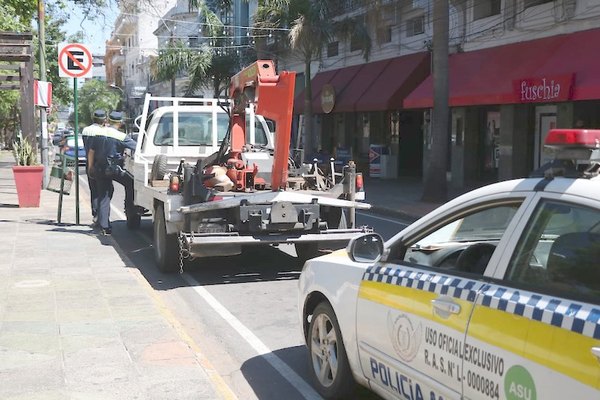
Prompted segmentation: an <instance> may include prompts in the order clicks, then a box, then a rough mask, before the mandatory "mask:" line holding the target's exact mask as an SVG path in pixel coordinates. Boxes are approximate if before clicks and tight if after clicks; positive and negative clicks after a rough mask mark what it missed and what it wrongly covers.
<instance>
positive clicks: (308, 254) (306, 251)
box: [295, 242, 319, 263]
mask: <svg viewBox="0 0 600 400" xmlns="http://www.w3.org/2000/svg"><path fill="white" fill-rule="evenodd" d="M295 246H296V255H297V256H298V260H299V261H301V262H303V263H304V262H305V261H306V260H309V259H311V258H315V257H317V256H318V255H319V243H317V242H308V243H296V245H295Z"/></svg>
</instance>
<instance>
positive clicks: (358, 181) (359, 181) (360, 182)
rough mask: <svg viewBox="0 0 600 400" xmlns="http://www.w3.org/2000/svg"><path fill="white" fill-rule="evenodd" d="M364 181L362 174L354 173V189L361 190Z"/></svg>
mask: <svg viewBox="0 0 600 400" xmlns="http://www.w3.org/2000/svg"><path fill="white" fill-rule="evenodd" d="M363 186H364V182H363V176H362V174H356V191H357V192H360V191H361V190H363Z"/></svg>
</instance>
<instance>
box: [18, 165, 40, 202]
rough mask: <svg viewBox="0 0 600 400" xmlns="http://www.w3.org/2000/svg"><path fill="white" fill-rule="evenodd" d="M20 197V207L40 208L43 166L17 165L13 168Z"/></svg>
mask: <svg viewBox="0 0 600 400" xmlns="http://www.w3.org/2000/svg"><path fill="white" fill-rule="evenodd" d="M12 169H13V175H14V177H15V184H16V186H17V196H19V207H39V206H40V194H41V192H42V180H43V177H44V166H43V165H15V166H13V167H12Z"/></svg>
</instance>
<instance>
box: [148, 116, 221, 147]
mask: <svg viewBox="0 0 600 400" xmlns="http://www.w3.org/2000/svg"><path fill="white" fill-rule="evenodd" d="M228 126H229V117H228V116H227V114H218V115H217V142H218V143H220V142H221V141H222V140H223V138H224V137H225V134H226V133H227V128H228ZM212 129H213V127H212V113H209V112H180V113H179V146H211V145H212V144H213V139H212ZM154 144H155V145H158V146H160V145H172V144H173V114H172V113H170V112H169V113H165V114H164V115H163V116H162V117H161V118H160V121H159V122H158V127H157V129H156V134H155V135H154Z"/></svg>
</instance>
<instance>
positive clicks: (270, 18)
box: [254, 0, 371, 155]
mask: <svg viewBox="0 0 600 400" xmlns="http://www.w3.org/2000/svg"><path fill="white" fill-rule="evenodd" d="M365 3H366V2H365ZM331 6H332V2H331V1H324V0H313V1H311V0H294V1H291V0H262V1H259V5H258V9H257V12H256V15H255V17H254V19H255V27H257V28H261V30H264V29H265V28H273V29H278V28H287V27H290V30H289V33H288V35H287V38H286V39H287V40H277V38H276V40H275V45H274V50H275V52H276V54H280V55H283V54H287V55H289V56H292V57H299V58H300V59H301V60H302V62H303V63H304V121H305V122H304V151H305V155H310V154H311V153H312V152H313V151H314V150H315V144H314V143H313V134H312V129H311V121H312V105H311V99H312V85H311V65H312V62H313V61H318V60H320V59H321V56H322V51H323V48H324V46H326V45H327V44H328V43H330V42H331V40H332V39H333V38H334V37H336V36H337V37H339V38H346V39H350V38H352V39H353V40H355V41H356V43H358V44H359V46H360V48H361V51H362V54H363V57H364V58H365V60H368V58H369V54H370V51H371V38H370V35H369V31H368V29H367V28H366V27H367V17H366V16H368V15H370V14H369V13H367V14H366V15H365V17H363V18H345V19H342V20H337V21H335V20H334V19H333V18H334V17H335V15H334V14H333V13H332V10H331ZM332 21H333V22H332Z"/></svg>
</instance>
